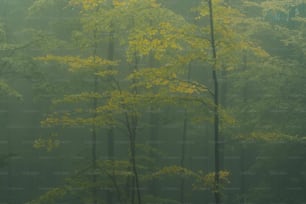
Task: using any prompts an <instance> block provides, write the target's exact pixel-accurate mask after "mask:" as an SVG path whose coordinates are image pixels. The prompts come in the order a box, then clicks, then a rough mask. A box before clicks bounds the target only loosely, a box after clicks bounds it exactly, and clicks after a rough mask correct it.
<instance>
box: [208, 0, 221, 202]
mask: <svg viewBox="0 0 306 204" xmlns="http://www.w3.org/2000/svg"><path fill="white" fill-rule="evenodd" d="M208 7H209V17H210V36H211V48H212V54H213V60H214V63H213V68H212V78H213V82H214V143H215V147H214V150H215V189H214V197H215V203H216V204H220V203H221V194H220V175H219V172H220V157H219V151H220V149H219V143H220V141H219V93H218V92H219V87H218V86H219V84H218V78H217V70H216V69H217V67H216V60H217V53H216V44H215V34H214V31H215V30H214V21H213V8H212V0H208Z"/></svg>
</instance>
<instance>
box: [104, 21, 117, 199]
mask: <svg viewBox="0 0 306 204" xmlns="http://www.w3.org/2000/svg"><path fill="white" fill-rule="evenodd" d="M110 27H111V28H112V27H113V24H112V23H111V25H110ZM107 53H108V60H114V54H115V46H114V33H113V31H111V32H110V34H109V41H108V52H107ZM109 69H111V67H109ZM107 149H108V151H107V157H108V159H109V160H111V161H113V160H114V151H115V147H114V129H113V127H110V128H109V129H108V132H107ZM106 200H107V204H112V203H113V190H112V189H109V190H108V191H107V195H106Z"/></svg>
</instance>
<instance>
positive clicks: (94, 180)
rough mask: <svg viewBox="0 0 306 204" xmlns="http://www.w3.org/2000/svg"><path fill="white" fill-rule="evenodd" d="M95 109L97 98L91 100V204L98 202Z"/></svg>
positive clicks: (95, 86) (95, 85) (95, 80)
mask: <svg viewBox="0 0 306 204" xmlns="http://www.w3.org/2000/svg"><path fill="white" fill-rule="evenodd" d="M97 81H98V79H97V78H96V77H95V79H94V92H97V83H98V82H97ZM96 109H97V99H96V98H95V99H94V100H93V110H94V113H93V119H94V120H93V121H94V122H93V125H92V136H91V143H92V144H91V145H92V147H91V156H92V168H93V175H92V183H93V188H92V198H93V204H97V203H98V198H97V194H98V188H97V174H96V169H97V127H96V124H95V119H96V117H97V113H96V111H95V110H96Z"/></svg>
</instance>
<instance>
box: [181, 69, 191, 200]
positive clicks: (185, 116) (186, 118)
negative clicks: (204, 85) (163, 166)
mask: <svg viewBox="0 0 306 204" xmlns="http://www.w3.org/2000/svg"><path fill="white" fill-rule="evenodd" d="M190 74H191V65H190V64H189V65H188V74H187V80H188V81H190ZM187 128H188V116H187V110H186V109H185V110H184V122H183V135H182V146H181V162H180V164H181V167H185V157H186V138H187ZM180 202H181V203H185V179H184V178H181V184H180Z"/></svg>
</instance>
